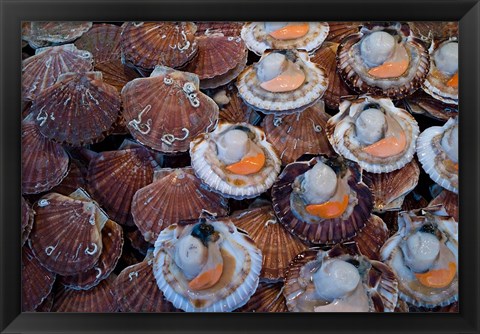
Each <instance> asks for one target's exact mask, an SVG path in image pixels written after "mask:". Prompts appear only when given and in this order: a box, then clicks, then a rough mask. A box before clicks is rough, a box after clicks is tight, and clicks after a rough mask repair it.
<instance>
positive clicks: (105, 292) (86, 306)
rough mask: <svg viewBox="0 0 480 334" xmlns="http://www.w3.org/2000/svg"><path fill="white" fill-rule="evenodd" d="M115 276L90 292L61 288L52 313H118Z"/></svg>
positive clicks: (56, 296)
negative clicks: (114, 285) (114, 286)
mask: <svg viewBox="0 0 480 334" xmlns="http://www.w3.org/2000/svg"><path fill="white" fill-rule="evenodd" d="M113 276H115V275H113V274H112V275H110V276H109V277H108V278H107V279H104V280H103V281H101V282H100V283H99V284H98V285H96V286H95V287H93V288H92V289H90V290H75V289H71V288H67V287H64V286H60V288H59V290H58V291H55V299H54V301H53V307H52V312H97V313H100V312H101V313H107V312H117V310H118V305H117V302H116V300H115V293H114V291H113V284H114V280H115V278H114V277H113Z"/></svg>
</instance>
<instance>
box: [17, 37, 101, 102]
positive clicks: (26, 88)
mask: <svg viewBox="0 0 480 334" xmlns="http://www.w3.org/2000/svg"><path fill="white" fill-rule="evenodd" d="M92 62H93V56H92V54H91V53H90V52H88V51H86V50H79V49H77V48H76V47H75V45H73V44H66V45H61V46H53V47H45V48H41V49H37V50H36V51H35V55H34V56H32V57H28V58H27V59H25V60H24V61H23V62H22V99H23V100H33V99H34V98H35V97H36V96H38V95H39V93H40V92H41V91H43V90H45V89H46V88H48V87H50V86H52V85H53V84H55V82H56V81H57V80H58V78H59V77H60V75H61V74H64V73H68V72H77V71H78V72H81V71H91V70H92V69H93V64H92Z"/></svg>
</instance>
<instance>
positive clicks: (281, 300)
mask: <svg viewBox="0 0 480 334" xmlns="http://www.w3.org/2000/svg"><path fill="white" fill-rule="evenodd" d="M282 291H283V282H276V283H265V282H260V283H259V284H258V288H257V291H255V293H254V294H253V296H252V297H251V298H250V299H249V300H248V302H247V303H246V304H245V305H244V306H242V307H241V308H239V309H237V312H256V313H259V312H268V313H271V312H288V308H287V304H286V303H285V296H284V295H283V293H282Z"/></svg>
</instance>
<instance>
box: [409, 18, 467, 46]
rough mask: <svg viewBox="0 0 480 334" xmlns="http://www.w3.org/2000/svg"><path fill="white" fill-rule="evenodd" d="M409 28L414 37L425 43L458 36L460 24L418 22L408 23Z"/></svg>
mask: <svg viewBox="0 0 480 334" xmlns="http://www.w3.org/2000/svg"><path fill="white" fill-rule="evenodd" d="M408 26H409V27H410V31H411V32H412V34H413V35H414V36H416V37H418V38H420V39H421V40H422V41H425V42H431V41H432V40H433V39H448V38H450V37H456V36H458V22H443V21H442V22H439V21H417V22H408Z"/></svg>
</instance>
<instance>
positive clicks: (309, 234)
mask: <svg viewBox="0 0 480 334" xmlns="http://www.w3.org/2000/svg"><path fill="white" fill-rule="evenodd" d="M272 202H273V209H274V211H275V214H276V215H277V217H278V219H279V220H280V222H281V223H282V224H283V225H284V227H285V228H286V229H287V230H288V231H290V232H291V233H292V234H294V235H296V236H297V237H299V238H300V239H301V240H303V241H306V242H309V243H311V244H336V243H339V242H343V241H347V240H350V239H351V238H353V237H354V236H355V235H356V234H357V233H358V232H359V231H360V230H362V228H363V227H364V226H365V225H366V224H368V223H369V221H368V220H369V218H370V213H371V211H372V207H373V198H372V193H371V191H370V189H369V187H368V185H366V184H365V183H363V180H362V175H361V171H360V168H359V167H358V165H357V164H355V163H354V162H351V161H348V160H343V159H342V158H335V159H334V158H332V159H327V158H325V157H322V156H320V157H317V158H313V159H311V160H310V161H304V162H294V163H291V164H289V165H287V167H285V169H284V170H283V172H282V173H281V174H280V176H279V177H278V180H277V181H276V182H275V184H274V185H273V187H272Z"/></svg>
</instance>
